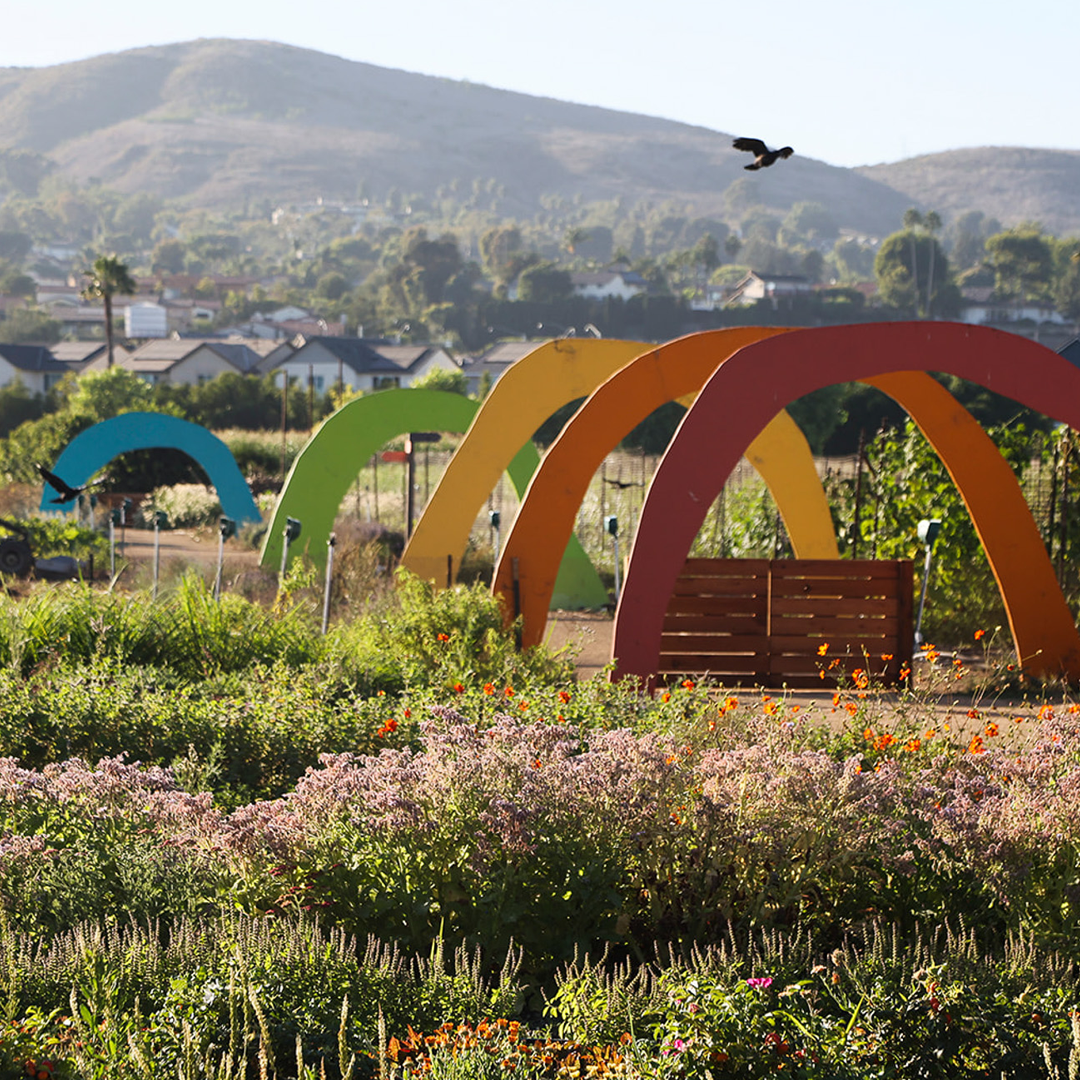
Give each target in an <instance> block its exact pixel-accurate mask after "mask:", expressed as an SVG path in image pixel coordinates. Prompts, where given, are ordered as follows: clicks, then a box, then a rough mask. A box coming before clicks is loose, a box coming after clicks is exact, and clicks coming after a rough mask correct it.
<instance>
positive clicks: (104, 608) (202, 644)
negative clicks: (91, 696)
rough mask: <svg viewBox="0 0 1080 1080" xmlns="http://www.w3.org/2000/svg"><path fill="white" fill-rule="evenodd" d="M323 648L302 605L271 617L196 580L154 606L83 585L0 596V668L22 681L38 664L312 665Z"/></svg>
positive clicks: (215, 668) (199, 669) (194, 673)
mask: <svg viewBox="0 0 1080 1080" xmlns="http://www.w3.org/2000/svg"><path fill="white" fill-rule="evenodd" d="M321 650H322V643H321V640H320V638H319V636H318V634H317V632H316V628H315V626H314V622H313V620H312V618H311V617H310V615H309V614H307V613H305V612H304V611H303V610H302V609H300V608H293V609H290V610H286V611H283V612H281V611H279V612H271V611H267V610H266V609H264V608H262V607H260V606H259V605H257V604H254V603H251V602H249V601H247V600H244V599H242V598H241V597H238V596H231V595H225V596H223V597H222V598H221V600H220V602H219V601H216V600H214V598H213V594H212V591H211V589H210V587H209V585H208V584H207V583H206V582H205V581H203V580H202V579H201V578H199V577H198V576H196V575H188V576H186V577H184V578H183V579H182V580H181V581H180V583H179V585H178V586H177V588H176V590H175V592H173V593H172V594H171V595H168V596H165V597H163V598H161V599H160V600H159V601H153V600H152V599H151V598H150V597H149V596H148V595H147V594H145V593H140V594H135V595H131V596H125V595H122V594H119V593H111V592H102V591H100V590H95V589H92V588H90V587H88V586H86V585H82V584H71V585H69V586H66V587H63V588H41V589H36V590H34V591H32V592H31V593H30V594H29V595H28V596H26V597H25V598H23V599H15V598H13V597H10V596H6V595H5V596H3V597H0V665H2V666H4V667H8V668H12V669H15V670H17V671H19V672H20V673H22V674H24V675H25V674H28V673H29V672H30V671H32V670H34V669H35V668H37V667H39V666H41V665H42V664H49V663H56V662H59V661H64V662H66V663H73V662H75V663H78V662H89V661H91V660H97V659H103V658H109V659H113V660H117V661H119V662H120V663H122V664H125V665H137V666H149V667H170V668H172V669H174V670H176V671H177V672H178V673H180V674H182V675H185V676H187V677H190V678H202V677H205V676H207V675H209V674H219V673H224V672H234V671H243V670H245V669H247V668H249V667H252V666H254V665H258V664H269V663H273V662H274V661H278V660H282V661H284V662H286V663H288V664H300V663H304V662H308V661H313V660H315V659H316V658H317V657H318V656H319V655H320V654H321Z"/></svg>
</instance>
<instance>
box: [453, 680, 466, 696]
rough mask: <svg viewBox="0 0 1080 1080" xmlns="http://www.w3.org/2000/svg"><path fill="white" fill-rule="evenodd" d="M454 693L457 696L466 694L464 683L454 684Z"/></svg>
mask: <svg viewBox="0 0 1080 1080" xmlns="http://www.w3.org/2000/svg"><path fill="white" fill-rule="evenodd" d="M454 693H455V694H464V693H465V687H464V685H463V684H462V683H459V682H456V683H454Z"/></svg>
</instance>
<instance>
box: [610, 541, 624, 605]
mask: <svg viewBox="0 0 1080 1080" xmlns="http://www.w3.org/2000/svg"><path fill="white" fill-rule="evenodd" d="M611 539H612V541H613V543H614V544H615V603H616V604H617V603H618V602H619V591H620V581H621V577H622V575H621V574H620V572H619V569H620V568H619V534H618V533H616V534H615V535H614V536H613V537H612V538H611Z"/></svg>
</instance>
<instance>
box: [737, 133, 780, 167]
mask: <svg viewBox="0 0 1080 1080" xmlns="http://www.w3.org/2000/svg"><path fill="white" fill-rule="evenodd" d="M731 145H732V146H734V147H735V149H736V150H749V151H750V153H751V154H753V155H754V160H753V161H752V162H751V163H750V164H749V165H744V166H743V168H744V169H767V168H768V167H769V166H770V165H771V164H772V163H773V162H774V161H776V159H777V158H789V157H791V155H792V154H794V153H795V151H794V150H792V149H791V147H790V146H783V147H781V148H780V149H779V150H770V149H769V148H768V147H767V146H766V145H765V144H764V143H763V142H762V141H761V140H760V139H736V140H735V141H734V142H733V143H732V144H731Z"/></svg>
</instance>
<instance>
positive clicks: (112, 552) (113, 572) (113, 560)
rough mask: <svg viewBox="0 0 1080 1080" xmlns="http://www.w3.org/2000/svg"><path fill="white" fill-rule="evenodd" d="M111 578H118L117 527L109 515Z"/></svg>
mask: <svg viewBox="0 0 1080 1080" xmlns="http://www.w3.org/2000/svg"><path fill="white" fill-rule="evenodd" d="M109 577H110V579H111V578H114V577H116V526H115V525H114V524H113V519H112V514H110V515H109Z"/></svg>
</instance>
